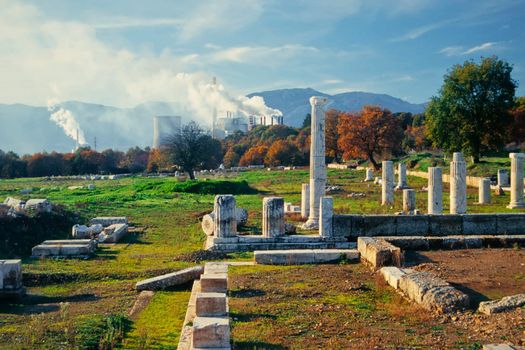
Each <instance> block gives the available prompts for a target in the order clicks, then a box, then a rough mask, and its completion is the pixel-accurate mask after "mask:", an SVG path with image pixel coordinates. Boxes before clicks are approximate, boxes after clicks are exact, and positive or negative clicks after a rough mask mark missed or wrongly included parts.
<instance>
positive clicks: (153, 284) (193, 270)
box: [135, 266, 204, 291]
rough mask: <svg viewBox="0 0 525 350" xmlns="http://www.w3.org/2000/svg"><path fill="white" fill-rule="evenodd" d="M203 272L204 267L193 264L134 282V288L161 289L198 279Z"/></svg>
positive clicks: (140, 289) (139, 289)
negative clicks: (192, 265)
mask: <svg viewBox="0 0 525 350" xmlns="http://www.w3.org/2000/svg"><path fill="white" fill-rule="evenodd" d="M203 272H204V267H202V266H194V267H189V268H187V269H183V270H179V271H176V272H172V273H168V274H165V275H161V276H156V277H152V278H148V279H146V280H143V281H139V282H137V284H135V289H136V290H138V291H142V290H162V289H165V288H169V287H173V286H178V285H181V284H185V283H188V282H190V281H194V280H196V279H198V278H199V277H200V276H201V275H202V273H203Z"/></svg>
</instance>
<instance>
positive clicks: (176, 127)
mask: <svg viewBox="0 0 525 350" xmlns="http://www.w3.org/2000/svg"><path fill="white" fill-rule="evenodd" d="M181 119H182V118H181V117H180V116H177V115H176V116H154V117H153V148H159V147H160V146H162V145H163V144H164V143H165V142H166V139H167V138H168V137H170V136H172V135H173V134H175V133H180V129H181Z"/></svg>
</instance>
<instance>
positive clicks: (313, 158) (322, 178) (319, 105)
mask: <svg viewBox="0 0 525 350" xmlns="http://www.w3.org/2000/svg"><path fill="white" fill-rule="evenodd" d="M327 102H328V99H327V98H326V97H319V96H312V97H310V105H311V106H312V113H311V116H312V129H311V143H310V212H309V213H308V214H309V215H308V221H307V222H306V223H305V224H304V225H303V227H304V228H305V229H316V228H319V200H320V198H321V197H322V196H324V195H325V187H326V161H325V125H324V124H325V111H324V106H325V105H326V103H327Z"/></svg>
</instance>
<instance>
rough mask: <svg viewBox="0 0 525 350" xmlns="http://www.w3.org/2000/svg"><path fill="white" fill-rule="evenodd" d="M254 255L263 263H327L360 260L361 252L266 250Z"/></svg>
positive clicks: (256, 252) (339, 250)
mask: <svg viewBox="0 0 525 350" xmlns="http://www.w3.org/2000/svg"><path fill="white" fill-rule="evenodd" d="M254 257H255V262H256V263H257V264H263V265H303V264H327V263H334V262H339V261H341V260H346V261H358V260H359V252H358V251H357V250H355V249H323V250H318V249H297V250H265V251H255V252H254Z"/></svg>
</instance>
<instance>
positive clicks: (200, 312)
mask: <svg viewBox="0 0 525 350" xmlns="http://www.w3.org/2000/svg"><path fill="white" fill-rule="evenodd" d="M195 313H196V315H197V316H208V317H210V316H226V315H227V314H228V298H227V297H226V293H198V294H197V298H196V304H195Z"/></svg>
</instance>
